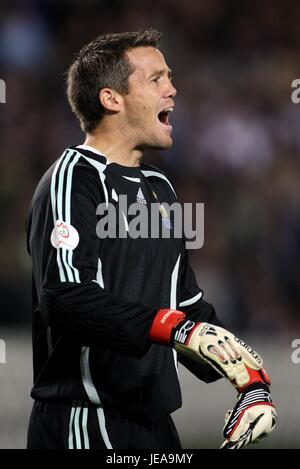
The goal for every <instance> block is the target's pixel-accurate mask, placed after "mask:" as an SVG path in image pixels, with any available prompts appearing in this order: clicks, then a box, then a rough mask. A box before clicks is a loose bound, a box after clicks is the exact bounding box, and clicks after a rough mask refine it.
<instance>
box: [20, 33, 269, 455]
mask: <svg viewBox="0 0 300 469" xmlns="http://www.w3.org/2000/svg"><path fill="white" fill-rule="evenodd" d="M160 36H161V34H160V33H158V32H156V31H153V30H149V31H144V32H139V33H122V34H107V35H105V36H102V37H98V38H97V39H95V40H94V41H93V42H91V43H90V44H88V45H87V46H85V47H84V48H83V49H82V50H81V51H80V53H79V55H78V57H77V58H76V60H75V61H74V63H73V64H72V65H71V67H70V69H69V72H68V99H69V102H70V105H71V107H72V110H73V111H74V113H75V114H76V116H77V117H78V119H79V121H80V123H81V127H82V129H83V131H84V132H85V133H86V140H85V142H84V144H83V145H79V146H74V147H70V148H68V149H67V150H66V151H65V152H64V153H63V155H62V156H61V158H59V159H58V160H57V161H56V162H55V163H54V164H53V165H52V166H51V167H50V168H49V170H48V171H47V172H46V174H45V175H44V177H43V178H42V179H41V181H40V183H39V185H38V187H37V189H36V192H35V194H34V196H33V200H32V202H31V206H30V209H29V214H28V220H27V235H28V250H29V253H30V254H31V256H32V261H33V309H34V314H33V365H34V386H33V389H32V393H31V395H32V397H33V399H34V400H35V403H34V406H33V410H32V414H31V419H30V424H29V431H28V448H127V449H128V448H152V449H153V448H164V449H178V448H180V442H179V438H178V435H177V432H176V429H175V427H174V424H173V422H172V419H171V417H170V414H171V413H172V412H173V411H175V410H176V409H178V408H179V407H180V406H181V394H180V387H179V383H178V375H177V355H176V351H178V359H179V361H180V362H181V363H182V364H184V366H186V367H187V368H188V369H189V370H190V371H191V372H193V373H194V374H195V375H196V376H198V377H199V378H200V379H202V380H203V381H207V382H210V381H215V380H216V379H218V378H220V377H221V376H225V377H226V378H228V379H229V380H230V381H231V382H232V384H233V385H234V386H235V387H236V389H237V390H238V393H239V399H238V402H237V404H236V405H235V408H234V409H233V411H232V413H231V415H230V417H229V418H228V421H227V425H226V426H225V429H224V435H225V438H226V439H225V443H224V447H228V448H230V447H233V448H235V447H240V446H243V445H245V444H247V443H249V442H250V441H252V440H254V439H258V438H259V437H261V436H264V435H266V434H268V433H269V432H270V431H271V430H272V429H273V427H274V425H275V420H276V411H275V408H274V406H273V405H272V401H271V398H270V394H269V387H268V386H269V384H270V382H269V379H268V377H267V375H266V373H265V372H264V370H263V368H262V361H261V359H260V357H259V356H258V355H257V354H255V352H254V351H252V349H250V347H248V346H246V345H245V344H244V343H243V342H242V341H239V340H238V339H236V338H235V337H234V336H233V335H232V334H231V333H230V332H228V331H226V329H223V328H222V327H220V326H221V324H220V322H219V321H218V319H217V317H216V314H215V311H214V308H213V307H212V306H211V305H210V304H208V303H207V302H206V301H204V299H203V298H202V297H203V293H202V291H201V290H200V289H199V287H198V286H197V284H196V281H195V278H194V274H193V272H192V270H191V269H190V267H189V263H188V260H187V254H186V250H185V246H184V241H183V239H180V238H176V237H175V236H172V235H171V236H169V237H164V236H162V235H160V236H159V237H149V238H145V237H130V233H129V231H130V230H129V224H130V219H129V218H127V216H126V215H125V213H124V211H122V210H121V217H119V218H118V219H116V220H115V224H116V227H117V228H118V233H120V232H121V231H122V230H123V232H124V231H125V233H127V235H128V236H125V237H124V236H116V237H115V236H106V237H105V236H103V233H104V231H105V230H104V227H103V225H101V224H100V225H99V224H98V223H99V222H101V220H103V212H101V210H100V211H99V208H98V207H99V206H100V205H101V204H102V206H103V204H104V205H105V206H106V207H108V206H109V205H112V206H113V207H116V208H119V209H120V205H121V202H120V200H121V197H122V196H124V195H126V198H127V203H128V206H130V204H133V203H138V204H140V205H141V206H144V205H145V206H147V207H150V206H151V204H158V205H159V207H160V213H161V219H160V229H164V230H169V232H170V233H171V232H172V223H171V220H166V218H164V217H165V212H164V211H163V210H162V206H163V205H162V204H163V202H165V203H168V204H172V203H174V202H176V200H177V197H176V193H175V192H174V189H173V187H172V184H171V183H170V181H169V180H168V179H167V177H166V176H165V175H164V174H163V173H162V172H161V171H160V170H158V169H156V168H153V167H151V166H147V165H145V164H144V163H142V162H141V159H142V156H143V152H144V150H145V149H147V148H160V149H167V148H169V147H170V146H171V144H172V138H171V132H172V127H171V125H170V123H169V113H170V112H171V111H172V110H173V108H174V97H175V95H176V90H175V88H174V86H173V84H172V81H171V76H170V73H171V72H170V69H169V68H168V66H167V64H166V62H165V59H164V57H163V55H162V53H161V52H160V51H159V50H158V49H157V45H158V43H159V40H160ZM151 220H152V219H151V217H150V219H149V221H150V224H151ZM167 222H168V223H167ZM99 227H100V228H99ZM160 233H162V231H160ZM177 308H179V310H177ZM195 392H197V390H196V391H195Z"/></svg>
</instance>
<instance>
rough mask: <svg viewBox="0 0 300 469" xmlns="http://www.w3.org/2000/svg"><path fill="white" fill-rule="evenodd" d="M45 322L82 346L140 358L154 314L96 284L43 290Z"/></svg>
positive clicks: (147, 339)
mask: <svg viewBox="0 0 300 469" xmlns="http://www.w3.org/2000/svg"><path fill="white" fill-rule="evenodd" d="M39 309H40V312H41V314H42V316H43V319H44V320H45V322H46V323H47V324H48V325H49V326H50V327H53V328H55V329H56V330H57V331H58V332H59V333H60V334H62V335H65V336H68V337H71V338H72V339H74V340H76V341H78V342H79V343H80V344H82V345H86V346H99V347H104V348H107V349H108V350H112V351H114V352H117V353H124V354H126V355H130V356H134V357H140V356H142V355H144V354H145V353H146V351H147V349H148V347H149V345H150V341H149V337H148V336H149V329H150V326H151V323H152V321H153V317H154V316H155V312H154V311H152V310H151V309H150V308H147V307H145V306H143V305H141V304H138V303H131V302H127V301H122V300H121V299H119V298H116V297H114V296H113V295H112V294H110V293H109V292H107V291H105V290H104V289H102V288H100V287H99V285H98V284H97V283H95V282H89V283H82V284H65V285H64V286H59V287H57V288H45V289H44V291H43V296H42V299H41V302H40V305H39Z"/></svg>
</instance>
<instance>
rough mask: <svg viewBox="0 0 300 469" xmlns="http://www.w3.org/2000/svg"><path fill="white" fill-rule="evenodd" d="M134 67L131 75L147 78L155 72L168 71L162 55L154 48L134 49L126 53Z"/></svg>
mask: <svg viewBox="0 0 300 469" xmlns="http://www.w3.org/2000/svg"><path fill="white" fill-rule="evenodd" d="M126 54H127V56H128V58H129V60H130V62H131V63H132V65H133V67H134V72H133V74H132V75H136V76H138V75H139V76H147V75H149V74H151V73H153V72H155V71H162V70H166V71H168V70H169V68H168V66H167V64H166V61H165V58H164V56H163V54H162V53H161V52H160V51H159V50H158V49H156V48H154V47H136V48H135V49H131V50H129V51H127V52H126Z"/></svg>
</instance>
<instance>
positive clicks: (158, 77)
mask: <svg viewBox="0 0 300 469" xmlns="http://www.w3.org/2000/svg"><path fill="white" fill-rule="evenodd" d="M159 79H160V75H158V76H157V77H154V78H153V79H152V80H151V81H153V82H154V83H158V81H159Z"/></svg>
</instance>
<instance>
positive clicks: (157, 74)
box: [148, 68, 172, 80]
mask: <svg viewBox="0 0 300 469" xmlns="http://www.w3.org/2000/svg"><path fill="white" fill-rule="evenodd" d="M166 72H167V73H168V77H170V76H171V74H172V70H171V69H170V68H168V69H165V68H164V69H163V70H156V71H155V72H153V73H151V75H149V76H148V80H150V78H153V77H155V76H160V75H164V74H165V73H166Z"/></svg>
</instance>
